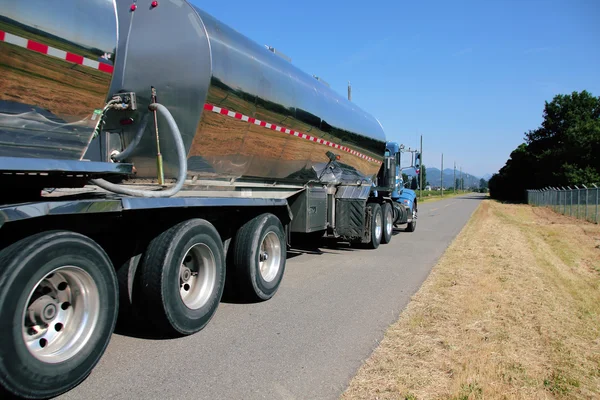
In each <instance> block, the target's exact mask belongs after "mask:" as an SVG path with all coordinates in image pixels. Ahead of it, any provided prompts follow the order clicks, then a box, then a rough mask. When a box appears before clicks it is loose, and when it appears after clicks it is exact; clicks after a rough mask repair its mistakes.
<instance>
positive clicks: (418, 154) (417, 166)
mask: <svg viewBox="0 0 600 400" xmlns="http://www.w3.org/2000/svg"><path fill="white" fill-rule="evenodd" d="M420 166H421V153H417V156H416V157H415V169H419V167H420Z"/></svg>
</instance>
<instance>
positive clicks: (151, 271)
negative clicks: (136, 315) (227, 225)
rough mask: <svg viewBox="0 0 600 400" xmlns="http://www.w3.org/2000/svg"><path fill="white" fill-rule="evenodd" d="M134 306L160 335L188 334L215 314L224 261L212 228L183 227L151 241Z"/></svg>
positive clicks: (196, 223) (195, 223) (195, 222)
mask: <svg viewBox="0 0 600 400" xmlns="http://www.w3.org/2000/svg"><path fill="white" fill-rule="evenodd" d="M136 275H138V277H137V278H136V280H135V283H134V291H133V297H134V299H133V302H134V306H136V307H140V306H142V307H144V309H143V310H140V311H142V312H144V313H145V316H146V319H147V322H148V323H150V324H151V325H153V326H154V327H155V328H156V329H158V331H159V332H160V333H161V334H166V335H168V336H173V335H175V336H177V335H190V334H193V333H196V332H198V331H200V330H201V329H202V328H204V327H205V326H206V324H208V322H209V321H210V319H211V318H212V316H213V315H214V313H215V311H216V310H217V307H218V306H219V301H220V300H221V296H222V295H223V287H224V283H225V256H224V253H223V243H222V241H221V237H220V236H219V233H218V232H217V230H216V229H215V227H214V226H213V225H212V224H211V223H210V222H208V221H206V220H203V219H190V220H187V221H184V222H181V223H179V224H177V225H175V226H173V227H172V228H170V229H168V230H166V231H165V232H163V233H161V234H160V235H158V236H157V237H156V238H154V239H153V240H152V241H151V242H150V243H149V245H148V248H147V250H146V251H145V253H144V255H143V256H142V260H141V262H140V265H139V266H138V271H137V272H136Z"/></svg>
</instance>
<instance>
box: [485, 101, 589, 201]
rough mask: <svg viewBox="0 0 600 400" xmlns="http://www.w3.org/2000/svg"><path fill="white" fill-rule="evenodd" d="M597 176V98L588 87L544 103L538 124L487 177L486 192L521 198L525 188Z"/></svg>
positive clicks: (580, 181) (576, 182) (579, 181)
mask: <svg viewBox="0 0 600 400" xmlns="http://www.w3.org/2000/svg"><path fill="white" fill-rule="evenodd" d="M598 181H600V97H594V96H592V95H591V94H590V93H589V92H587V91H585V90H584V91H583V92H580V93H578V92H573V93H571V94H569V95H557V96H555V97H554V99H553V100H552V101H551V102H546V103H545V107H544V113H543V122H542V124H541V126H540V127H538V128H537V129H534V130H530V131H529V132H527V133H525V143H523V144H521V145H519V147H517V148H516V149H515V150H514V151H513V152H512V153H511V155H510V159H509V160H508V161H507V162H506V165H505V166H504V167H502V168H501V169H500V171H499V172H498V173H497V174H494V176H493V177H492V179H490V182H489V189H490V194H491V195H492V197H495V198H498V199H502V200H509V201H523V200H525V197H526V190H527V189H541V188H544V187H547V186H569V185H580V184H589V183H593V182H598Z"/></svg>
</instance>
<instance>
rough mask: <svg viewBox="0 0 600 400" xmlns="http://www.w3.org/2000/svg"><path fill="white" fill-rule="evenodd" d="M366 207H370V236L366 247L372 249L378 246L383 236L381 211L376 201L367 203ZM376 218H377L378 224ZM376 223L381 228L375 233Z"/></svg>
mask: <svg viewBox="0 0 600 400" xmlns="http://www.w3.org/2000/svg"><path fill="white" fill-rule="evenodd" d="M367 208H370V209H371V237H370V240H369V242H368V243H367V244H366V247H367V248H368V249H373V250H374V249H376V248H378V247H379V244H380V243H381V237H382V236H383V213H382V212H381V206H380V205H379V204H377V203H371V204H369V205H367ZM377 220H379V224H378V223H377ZM378 225H379V227H380V228H381V229H380V230H379V234H377V226H378Z"/></svg>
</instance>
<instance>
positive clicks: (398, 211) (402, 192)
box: [385, 142, 421, 232]
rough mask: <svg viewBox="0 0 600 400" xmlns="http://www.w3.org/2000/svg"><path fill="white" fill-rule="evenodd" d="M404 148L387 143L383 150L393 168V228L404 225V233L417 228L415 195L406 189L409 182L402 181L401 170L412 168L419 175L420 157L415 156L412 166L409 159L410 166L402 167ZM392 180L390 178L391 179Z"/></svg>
mask: <svg viewBox="0 0 600 400" xmlns="http://www.w3.org/2000/svg"><path fill="white" fill-rule="evenodd" d="M403 150H404V146H401V145H399V144H398V143H396V142H387V143H386V149H385V156H386V159H387V160H389V162H393V164H394V165H395V168H394V175H395V176H394V177H393V179H394V181H395V183H394V185H393V190H392V191H391V193H390V197H391V198H392V201H393V204H394V207H393V208H394V226H396V227H397V226H399V225H404V224H406V228H405V231H407V232H414V230H415V229H416V227H417V209H418V204H417V203H418V202H417V194H416V193H415V191H414V190H412V189H409V188H407V187H406V186H408V185H409V184H410V182H404V181H403V179H402V170H404V169H408V168H414V169H415V170H416V172H417V174H418V173H419V166H420V160H421V155H420V154H419V153H417V154H416V157H415V161H414V165H412V164H413V162H412V157H411V163H410V164H411V165H410V166H408V167H402V153H403ZM391 178H392V177H391Z"/></svg>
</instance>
